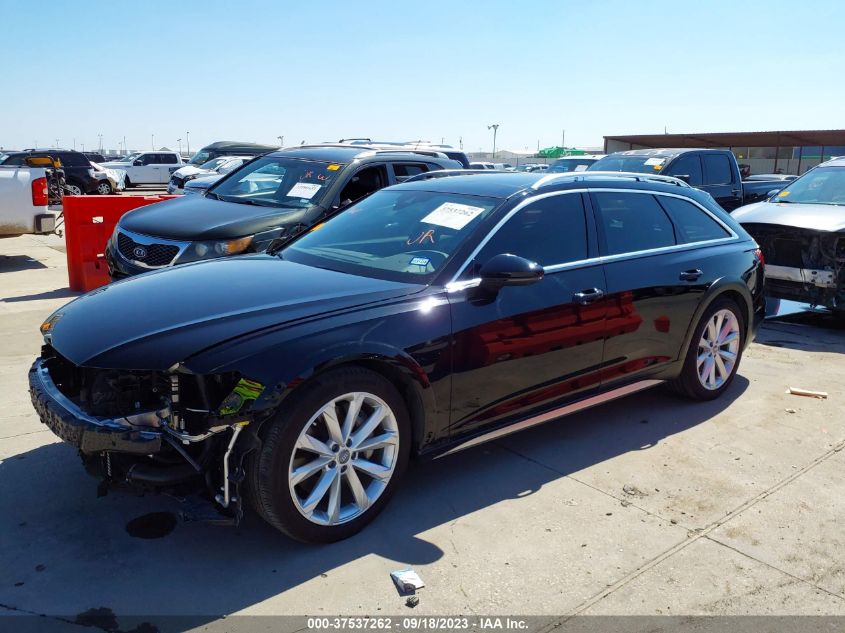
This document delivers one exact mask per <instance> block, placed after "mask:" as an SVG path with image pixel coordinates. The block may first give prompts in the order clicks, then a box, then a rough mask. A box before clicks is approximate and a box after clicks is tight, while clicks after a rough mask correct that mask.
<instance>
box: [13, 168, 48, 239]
mask: <svg viewBox="0 0 845 633" xmlns="http://www.w3.org/2000/svg"><path fill="white" fill-rule="evenodd" d="M51 172H52V169H51V168H49V167H35V166H28V165H14V166H13V165H10V166H5V165H0V237H16V236H18V235H23V234H25V233H52V232H53V231H54V230H55V229H56V218H57V217H58V215H59V212H58V211H52V210H51V209H50V206H49V203H50V197H49V182H48V179H49V178H50V177H51Z"/></svg>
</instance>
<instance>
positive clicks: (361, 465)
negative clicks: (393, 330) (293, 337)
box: [247, 367, 411, 543]
mask: <svg viewBox="0 0 845 633" xmlns="http://www.w3.org/2000/svg"><path fill="white" fill-rule="evenodd" d="M300 389H301V391H300V392H299V393H295V394H293V396H292V397H291V398H292V399H291V400H290V401H288V402H286V403H285V404H284V405H283V407H282V411H280V413H278V414H277V415H276V417H274V418H273V419H272V420H270V421H268V422H267V423H266V424H267V425H269V426H267V427H266V428H263V429H262V447H261V449H260V450H259V451H258V452H257V453H256V454H253V456H252V458H251V459H250V461H249V464H248V472H247V477H248V481H249V488H250V496H251V497H252V501H253V505H254V506H255V509H256V510H257V511H258V513H259V514H260V515H261V516H262V517H263V518H264V519H265V520H266V521H267V522H268V523H270V525H272V526H274V527H275V528H277V529H278V530H280V531H282V532H284V533H285V534H287V535H288V536H290V537H292V538H294V539H297V540H299V541H303V542H309V543H331V542H334V541H338V540H341V539H344V538H347V537H349V536H352V535H353V534H355V533H357V532H359V531H360V530H361V529H363V528H364V526H366V525H367V524H368V523H369V522H370V521H372V520H373V519H374V518H375V517H376V515H378V513H379V512H380V511H381V510H382V509H383V508H384V506H385V505H386V504H387V501H388V499H389V498H390V496H391V495H392V494H393V491H394V490H395V488H396V484H397V482H398V480H399V479H400V478H401V476H402V474H403V472H404V470H405V468H406V466H407V462H408V455H409V453H410V437H411V432H410V420H409V418H408V412H407V408H406V407H405V403H404V401H403V400H402V397H401V396H400V395H399V392H398V391H397V390H396V388H395V387H394V386H393V385H392V384H391V383H390V382H389V381H388V380H386V379H385V378H384V377H382V376H381V375H379V374H377V373H375V372H372V371H370V370H367V369H364V368H359V367H348V368H342V369H337V370H333V371H329V372H326V373H325V374H323V375H321V376H317V377H316V378H314V379H313V380H312V381H310V382H309V383H308V384H306V385H304V386H303V387H301V388H300Z"/></svg>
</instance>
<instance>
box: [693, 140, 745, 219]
mask: <svg viewBox="0 0 845 633" xmlns="http://www.w3.org/2000/svg"><path fill="white" fill-rule="evenodd" d="M734 164H735V163H734V162H733V161H732V160H731V158H730V157H729V156H728V155H727V153H718V154H715V153H713V154H711V153H708V152H704V153H702V154H701V166H702V167H703V169H704V183H703V185H702V186H701V187H700V188H701V189H703V190H704V191H706V192H707V193H709V194H710V195H711V196H713V197H714V198H715V199H716V202H718V203H719V205H720V206H721V207H722V208H723V209H724V210H725V211H728V212H730V211H733V210H734V209H736V208H738V207H740V206H742V184H741V183H740V181H739V173H735V169H734Z"/></svg>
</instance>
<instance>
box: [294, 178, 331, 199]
mask: <svg viewBox="0 0 845 633" xmlns="http://www.w3.org/2000/svg"><path fill="white" fill-rule="evenodd" d="M322 186H323V185H318V184H315V183H311V182H298V183H296V184H295V185H294V186H293V187H291V189H290V191H288V193H287V196H288V198H304V199H305V200H310V199H311V198H313V197H314V194H316V193H317V192H318V191H319V190H320V187H322Z"/></svg>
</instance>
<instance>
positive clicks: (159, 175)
mask: <svg viewBox="0 0 845 633" xmlns="http://www.w3.org/2000/svg"><path fill="white" fill-rule="evenodd" d="M184 164H185V163H184V162H182V157H181V156H180V155H179V153H178V152H168V151H164V150H162V151H155V152H135V153H134V154H130V155H129V156H127V157H126V158H124V159H123V160H122V161H109V162H107V163H103V167H107V168H109V169H122V170H123V171H125V172H126V179H125V180H124V184H125V185H126V187H131V186H132V185H155V184H163V183H166V182H168V181H169V180H170V174H172V173H173V172H174V171H176V170H177V169H179V168H180V167H182V166H183V165H184Z"/></svg>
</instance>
